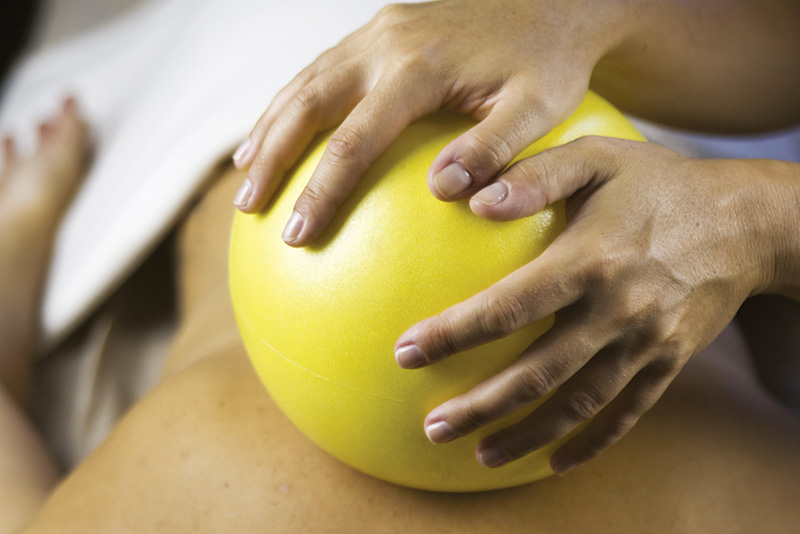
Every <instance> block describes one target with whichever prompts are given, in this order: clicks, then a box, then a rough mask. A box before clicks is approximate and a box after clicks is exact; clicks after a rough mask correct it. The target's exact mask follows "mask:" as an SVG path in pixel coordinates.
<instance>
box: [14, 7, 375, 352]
mask: <svg viewBox="0 0 800 534" xmlns="http://www.w3.org/2000/svg"><path fill="white" fill-rule="evenodd" d="M382 4H383V1H382V0H355V1H354V0H350V1H349V2H346V3H343V2H328V1H324V0H293V1H291V2H285V1H281V0H272V1H268V0H225V1H222V0H156V1H151V2H149V3H147V4H144V5H143V6H141V7H140V8H139V9H137V10H135V11H133V12H131V13H130V14H128V15H126V16H124V17H123V18H121V19H119V20H117V21H114V22H112V23H111V24H109V25H106V26H104V27H102V28H100V29H98V30H96V31H93V32H91V33H88V34H86V35H83V36H81V37H80V38H78V39H76V40H74V41H71V42H68V43H66V44H62V45H59V46H57V47H55V48H53V49H50V50H45V51H43V52H41V53H39V54H37V55H35V56H33V57H32V58H30V59H29V60H27V61H26V62H25V63H24V64H22V65H21V67H20V68H19V69H18V70H17V71H16V72H15V74H14V75H13V76H12V78H11V80H10V82H9V84H8V86H7V87H6V93H5V96H4V99H3V108H2V110H0V131H3V132H12V133H14V134H15V135H17V136H18V137H19V138H20V140H21V144H22V147H23V148H25V147H30V146H31V145H32V140H33V138H34V135H33V131H34V129H33V127H34V126H35V124H36V122H37V121H38V120H41V118H43V117H46V116H47V115H48V114H49V113H52V112H53V111H54V110H55V109H56V106H57V105H58V103H59V102H60V100H61V99H62V98H63V97H64V96H65V95H67V94H72V95H75V96H76V97H77V98H78V101H79V105H80V108H81V110H82V111H83V112H84V114H85V115H86V116H87V118H88V119H89V122H90V123H91V126H92V128H93V131H94V137H95V138H96V139H97V148H96V153H95V159H94V163H93V165H92V168H91V169H90V171H89V175H88V177H87V181H86V183H85V185H84V187H83V189H82V190H81V191H80V193H79V194H78V196H77V198H76V199H75V202H74V204H73V205H72V207H71V208H70V210H69V212H68V213H67V215H66V217H65V219H64V222H63V225H62V227H61V229H60V232H59V234H58V237H57V242H56V247H55V251H54V256H53V263H52V268H51V270H50V274H49V279H48V283H47V290H46V293H45V296H44V303H43V310H42V332H43V336H44V341H43V345H44V346H45V347H51V346H53V345H54V344H55V343H57V342H58V341H59V340H61V339H63V338H64V336H65V335H67V334H68V333H69V332H70V331H71V330H72V329H73V328H74V327H75V326H76V325H78V324H79V322H80V321H81V320H82V319H83V318H84V317H86V315H87V314H88V313H89V312H91V311H92V310H93V309H94V308H95V307H96V306H97V305H98V304H99V303H100V302H101V301H102V300H103V299H104V298H106V297H107V296H108V295H109V294H110V293H111V292H112V291H113V290H114V289H115V288H116V287H118V285H119V284H120V283H121V282H122V281H123V280H124V279H125V277H126V276H127V275H129V274H130V273H131V272H132V271H133V270H134V269H135V268H136V267H137V266H138V265H139V264H140V263H141V261H142V260H143V259H144V258H145V257H146V256H147V255H148V254H149V253H150V251H151V250H152V249H153V248H154V246H155V245H156V244H157V243H158V242H159V241H160V239H161V238H162V237H163V236H164V235H165V234H166V233H167V232H168V231H169V229H170V228H171V227H172V225H173V224H174V222H175V220H176V217H178V216H179V214H180V213H181V211H182V209H183V208H184V207H185V205H186V203H187V202H188V201H189V200H190V199H191V198H192V196H193V195H194V194H195V193H196V191H197V189H198V188H199V187H200V185H201V182H202V180H203V178H204V176H205V174H206V173H207V172H208V170H209V169H210V168H211V167H212V166H213V165H214V164H215V163H217V162H218V161H219V159H220V158H222V157H226V156H227V155H228V154H229V153H230V152H231V151H232V149H233V148H234V147H235V146H236V145H237V144H238V143H239V142H240V141H241V140H243V139H244V137H245V136H246V135H247V133H248V131H249V130H250V128H251V127H252V125H253V124H254V123H255V121H256V119H258V117H259V115H260V114H261V113H262V112H263V111H264V109H265V108H266V106H267V104H269V102H270V100H271V98H272V97H273V96H274V94H275V93H276V92H277V91H278V90H279V89H280V88H281V87H282V86H283V85H285V84H286V83H287V82H288V81H289V80H290V79H291V78H292V77H293V76H294V75H295V74H296V73H297V72H298V71H299V70H300V69H302V68H303V67H304V66H305V65H307V64H308V63H310V62H311V61H312V60H313V59H314V58H315V57H316V56H317V55H319V54H320V53H321V52H323V51H324V50H325V49H327V48H329V47H330V46H333V45H334V44H336V43H337V42H338V41H339V40H340V39H342V38H343V37H344V36H345V35H346V34H348V33H350V32H351V31H353V30H355V29H356V28H358V27H360V26H361V25H363V24H365V23H366V22H367V21H368V20H369V19H370V18H371V17H372V16H373V15H374V14H375V13H376V12H377V10H378V9H379V8H380V6H381V5H382Z"/></svg>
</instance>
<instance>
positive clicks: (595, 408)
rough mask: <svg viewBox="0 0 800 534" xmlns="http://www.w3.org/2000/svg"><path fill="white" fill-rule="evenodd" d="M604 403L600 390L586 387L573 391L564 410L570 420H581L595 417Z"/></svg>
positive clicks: (565, 403)
mask: <svg viewBox="0 0 800 534" xmlns="http://www.w3.org/2000/svg"><path fill="white" fill-rule="evenodd" d="M604 404H605V403H604V402H603V395H602V394H601V393H600V392H599V391H595V390H593V389H591V388H586V387H584V388H581V389H579V390H576V391H573V392H571V394H570V395H569V397H567V399H566V401H565V402H564V405H563V407H562V410H563V412H564V414H565V415H566V416H567V417H568V418H569V419H570V420H572V421H574V422H581V421H585V420H587V419H591V418H592V417H594V416H595V415H596V414H597V412H599V411H600V408H601V407H602V406H603V405H604Z"/></svg>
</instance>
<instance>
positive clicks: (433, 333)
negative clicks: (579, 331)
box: [394, 243, 582, 369]
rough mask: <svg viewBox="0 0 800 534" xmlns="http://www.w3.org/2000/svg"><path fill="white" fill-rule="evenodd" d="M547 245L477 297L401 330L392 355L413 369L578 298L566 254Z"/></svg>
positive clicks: (518, 326) (575, 275) (579, 287)
mask: <svg viewBox="0 0 800 534" xmlns="http://www.w3.org/2000/svg"><path fill="white" fill-rule="evenodd" d="M563 248H564V247H559V246H558V245H556V243H553V244H551V245H550V247H549V248H548V249H547V250H545V251H544V252H543V253H542V255H541V256H539V257H538V258H537V259H536V260H534V261H532V262H531V263H528V264H526V265H524V266H522V267H520V268H519V269H517V270H516V271H514V272H513V273H511V274H510V275H508V276H507V277H505V278H504V279H502V280H500V281H499V282H497V283H495V284H494V285H492V286H491V287H489V288H488V289H485V290H484V291H481V292H480V293H478V294H477V295H475V296H473V297H470V298H469V299H467V300H465V301H463V302H461V303H459V304H456V305H455V306H452V307H450V308H448V309H446V310H444V311H443V312H442V313H440V314H439V315H437V316H435V317H431V318H428V319H425V320H424V321H421V322H419V323H417V324H416V325H414V326H412V327H411V328H410V329H409V330H407V331H406V332H405V333H404V334H403V335H402V336H400V338H399V339H398V340H397V343H396V344H395V350H394V352H395V359H396V360H397V363H398V364H399V365H400V366H401V367H403V368H405V369H415V368H418V367H422V366H425V365H429V364H431V363H435V362H437V361H439V360H442V359H444V358H446V357H448V356H450V355H452V354H455V353H458V352H461V351H464V350H467V349H470V348H472V347H475V346H478V345H482V344H484V343H488V342H490V341H494V340H495V339H499V338H502V337H505V336H507V335H509V334H512V333H514V332H516V331H517V330H519V329H521V328H523V327H525V326H527V325H529V324H531V323H534V322H536V321H538V320H540V319H543V318H545V317H547V316H548V315H550V314H552V313H554V312H556V311H558V310H560V309H562V308H564V307H566V306H569V305H570V304H572V303H573V302H575V301H576V300H578V299H579V298H580V296H581V294H582V285H581V283H580V280H579V279H578V276H579V275H578V272H577V271H576V270H575V269H573V268H570V266H571V265H574V262H572V261H571V255H569V256H568V257H567V259H566V260H565V258H564V256H563V254H564V253H563V251H562V249H563Z"/></svg>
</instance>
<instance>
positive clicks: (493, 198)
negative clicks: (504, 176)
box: [472, 182, 508, 206]
mask: <svg viewBox="0 0 800 534" xmlns="http://www.w3.org/2000/svg"><path fill="white" fill-rule="evenodd" d="M507 196H508V186H507V185H506V184H505V183H504V182H495V183H493V184H492V185H490V186H489V187H484V188H483V189H481V190H480V191H478V194H476V195H475V196H474V197H472V198H473V199H475V200H476V201H478V202H480V203H481V204H484V205H486V206H494V205H495V204H497V203H498V202H500V201H502V200H503V199H505V198H506V197H507Z"/></svg>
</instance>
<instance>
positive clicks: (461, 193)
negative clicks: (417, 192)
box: [428, 86, 556, 200]
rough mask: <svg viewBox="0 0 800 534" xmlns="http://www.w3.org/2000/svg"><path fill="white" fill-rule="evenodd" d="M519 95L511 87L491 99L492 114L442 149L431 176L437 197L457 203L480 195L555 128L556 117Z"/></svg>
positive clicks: (432, 190) (431, 182)
mask: <svg viewBox="0 0 800 534" xmlns="http://www.w3.org/2000/svg"><path fill="white" fill-rule="evenodd" d="M517 92H518V91H516V92H515V91H514V89H513V88H512V87H510V86H507V87H504V88H502V89H499V92H498V95H496V96H495V97H492V98H487V100H493V99H496V100H497V103H496V104H494V105H493V107H492V108H491V110H490V111H489V113H488V115H487V116H486V117H485V118H484V119H483V120H481V121H480V122H479V123H478V124H477V125H475V126H474V127H472V128H471V129H470V130H468V131H467V132H465V133H463V134H461V135H460V136H458V137H457V138H456V139H454V140H453V141H452V142H450V143H449V144H448V145H447V146H446V147H445V148H444V149H442V151H441V152H440V153H439V155H438V156H437V157H436V159H435V160H434V162H433V164H432V165H431V168H430V171H429V173H428V188H429V189H430V190H431V192H432V193H433V194H434V196H436V198H438V199H439V200H456V199H459V198H463V197H465V196H467V195H470V194H472V193H475V192H477V191H478V190H480V189H481V188H483V187H484V186H486V185H487V184H488V183H490V182H491V181H492V180H494V179H495V178H496V177H497V175H498V174H500V173H501V172H502V171H503V169H505V168H506V167H507V166H508V164H509V163H511V161H512V160H513V159H514V158H515V157H516V156H517V155H518V154H519V153H521V152H522V151H523V150H525V149H526V148H527V147H528V146H529V145H530V144H531V143H533V142H534V141H536V140H537V139H539V138H540V137H542V136H543V135H545V134H546V133H547V132H548V131H550V129H552V128H553V126H555V123H554V120H555V119H556V117H552V114H551V113H549V112H546V111H545V110H543V109H541V107H540V108H538V109H537V107H536V106H535V104H532V103H531V102H530V101H528V100H526V99H524V98H522V97H520V96H518V95H517V94H516V93H517Z"/></svg>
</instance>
